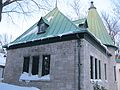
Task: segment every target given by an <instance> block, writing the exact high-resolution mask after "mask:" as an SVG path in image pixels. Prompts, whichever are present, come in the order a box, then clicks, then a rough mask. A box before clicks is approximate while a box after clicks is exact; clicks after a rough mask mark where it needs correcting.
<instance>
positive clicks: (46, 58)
mask: <svg viewBox="0 0 120 90" xmlns="http://www.w3.org/2000/svg"><path fill="white" fill-rule="evenodd" d="M42 57H43V58H42V63H41V64H40V63H39V56H32V57H30V56H28V57H24V63H23V72H27V73H31V74H32V75H38V74H39V67H40V66H39V65H41V66H42V71H41V75H42V76H44V75H48V74H49V73H50V55H43V56H42Z"/></svg>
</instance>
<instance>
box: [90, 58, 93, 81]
mask: <svg viewBox="0 0 120 90" xmlns="http://www.w3.org/2000/svg"><path fill="white" fill-rule="evenodd" d="M93 73H94V72H93V56H90V75H91V79H93V77H94V74H93Z"/></svg>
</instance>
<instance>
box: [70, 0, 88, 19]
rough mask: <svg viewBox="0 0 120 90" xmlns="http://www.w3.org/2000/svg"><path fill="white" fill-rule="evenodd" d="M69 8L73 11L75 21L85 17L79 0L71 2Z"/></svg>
mask: <svg viewBox="0 0 120 90" xmlns="http://www.w3.org/2000/svg"><path fill="white" fill-rule="evenodd" d="M71 7H72V8H73V11H74V12H75V14H76V15H77V19H80V18H84V17H85V16H86V11H85V9H84V10H83V8H84V7H83V6H82V4H81V0H73V3H72V4H71ZM81 12H82V13H81Z"/></svg>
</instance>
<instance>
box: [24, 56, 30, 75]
mask: <svg viewBox="0 0 120 90" xmlns="http://www.w3.org/2000/svg"><path fill="white" fill-rule="evenodd" d="M29 63H30V57H24V63H23V72H27V73H28V72H29Z"/></svg>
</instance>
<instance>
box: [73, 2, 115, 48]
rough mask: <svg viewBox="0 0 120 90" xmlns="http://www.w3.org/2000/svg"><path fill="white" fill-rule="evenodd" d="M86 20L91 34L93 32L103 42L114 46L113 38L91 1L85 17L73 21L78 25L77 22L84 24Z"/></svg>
mask: <svg viewBox="0 0 120 90" xmlns="http://www.w3.org/2000/svg"><path fill="white" fill-rule="evenodd" d="M86 20H87V25H88V31H89V32H90V33H91V34H93V35H94V36H95V37H96V38H97V39H99V41H101V42H102V43H103V44H105V45H110V46H114V43H113V40H112V38H111V37H110V35H109V34H108V31H107V29H106V28H105V26H104V24H103V21H102V19H101V18H100V16H99V14H98V12H97V10H96V7H94V5H93V2H91V6H90V8H89V11H88V16H87V18H82V19H78V20H75V21H73V23H74V24H75V25H77V26H78V24H85V21H86Z"/></svg>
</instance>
